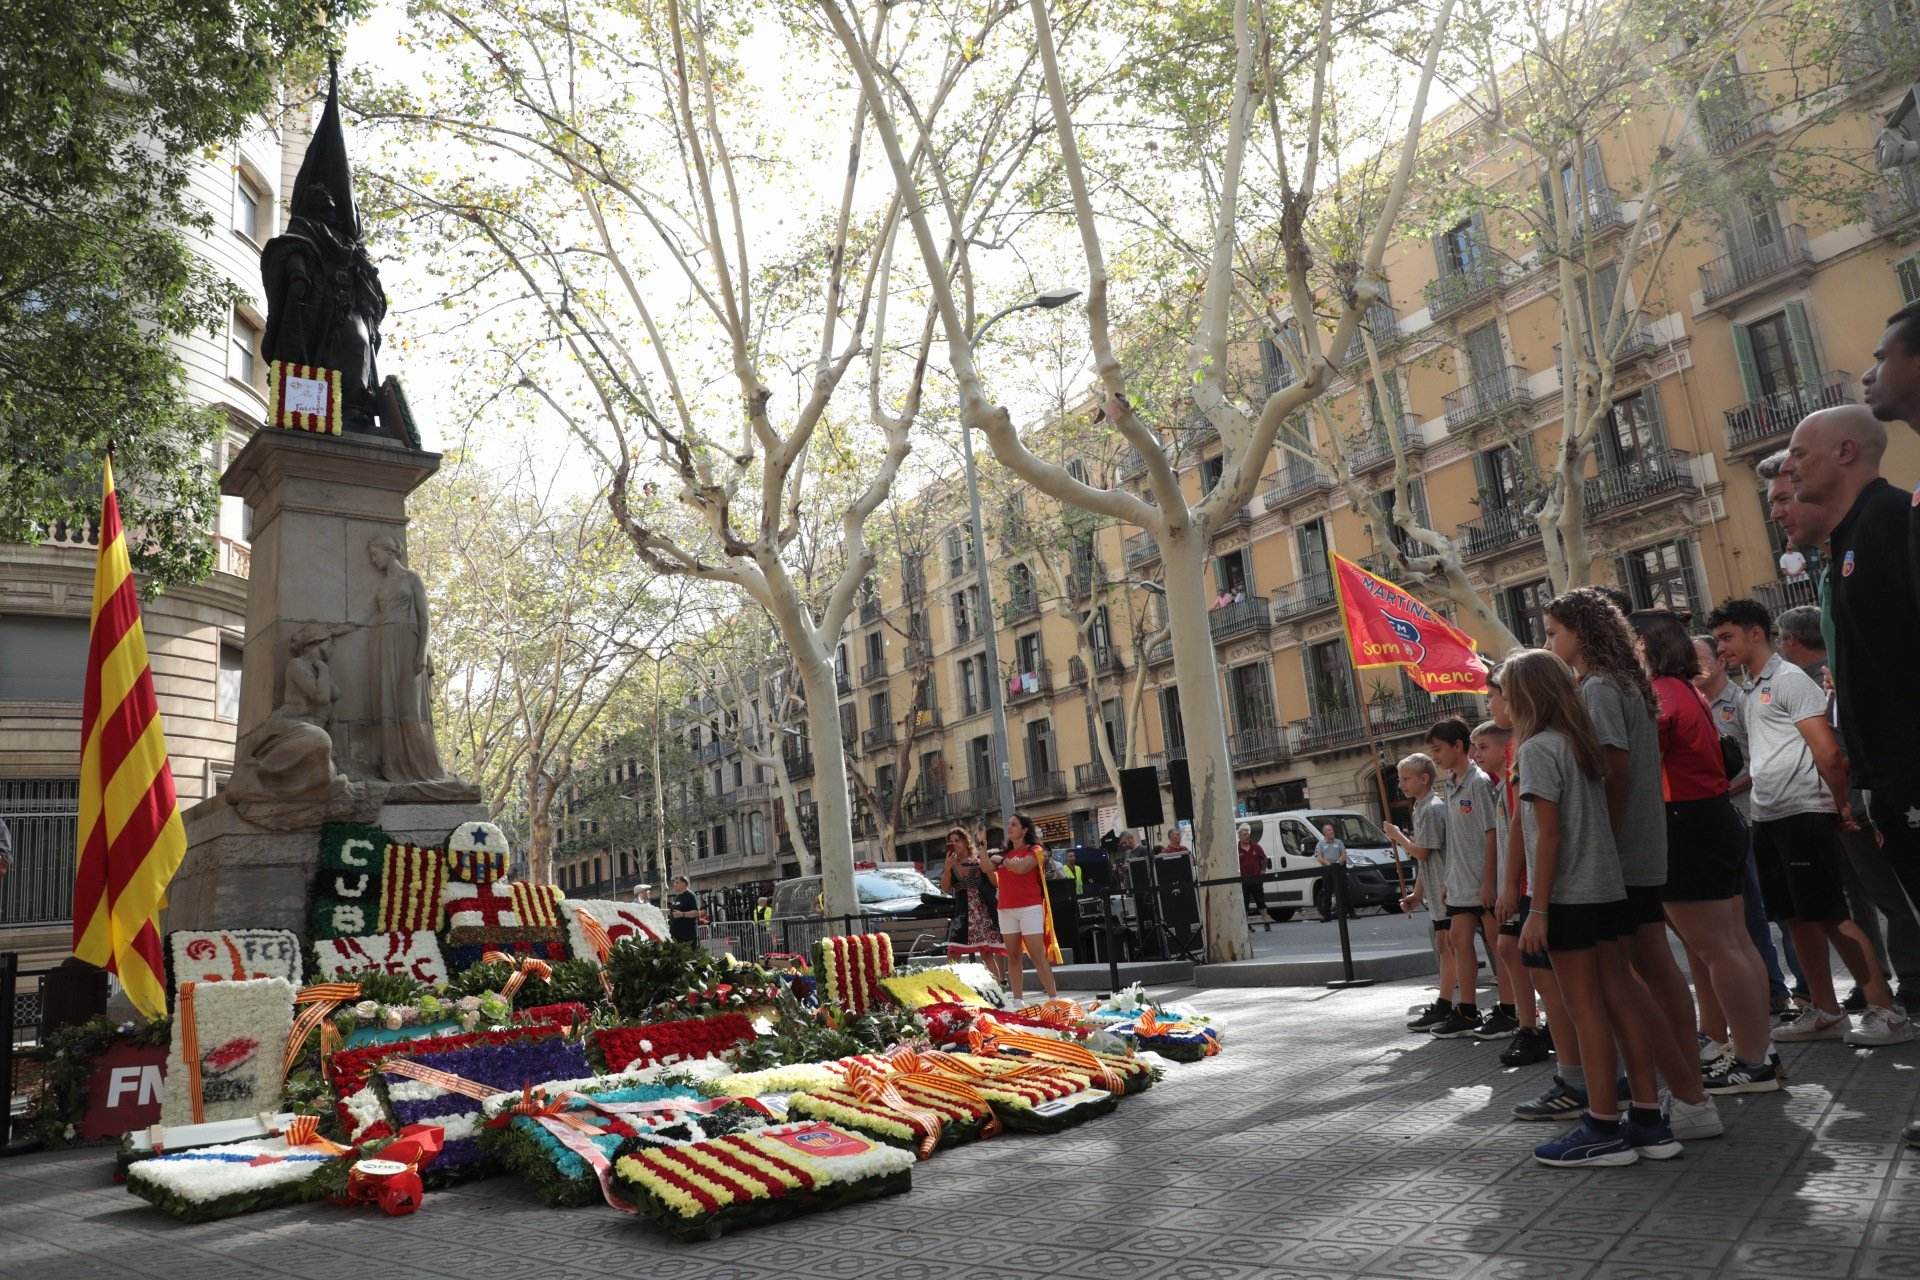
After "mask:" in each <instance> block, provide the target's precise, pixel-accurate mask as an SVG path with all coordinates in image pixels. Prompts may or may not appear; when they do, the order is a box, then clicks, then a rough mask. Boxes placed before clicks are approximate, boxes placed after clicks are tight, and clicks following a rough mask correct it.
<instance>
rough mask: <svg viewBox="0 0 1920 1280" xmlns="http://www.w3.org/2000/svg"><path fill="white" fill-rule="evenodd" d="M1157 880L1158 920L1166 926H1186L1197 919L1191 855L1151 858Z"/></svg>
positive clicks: (1197, 912) (1173, 927)
mask: <svg viewBox="0 0 1920 1280" xmlns="http://www.w3.org/2000/svg"><path fill="white" fill-rule="evenodd" d="M1153 869H1154V872H1155V873H1156V875H1157V878H1158V879H1159V881H1160V923H1162V924H1164V925H1166V926H1167V927H1168V928H1170V929H1189V928H1192V927H1194V926H1195V925H1198V924H1199V923H1200V903H1199V901H1198V900H1197V899H1196V898H1195V897H1194V890H1193V859H1191V858H1185V857H1178V856H1176V857H1172V858H1155V859H1154V868H1153Z"/></svg>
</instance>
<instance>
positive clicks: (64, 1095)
mask: <svg viewBox="0 0 1920 1280" xmlns="http://www.w3.org/2000/svg"><path fill="white" fill-rule="evenodd" d="M172 1040H173V1021H172V1019H170V1018H156V1019H155V1020H154V1021H152V1022H149V1023H147V1024H146V1025H145V1026H141V1025H139V1024H138V1023H132V1022H128V1023H117V1022H115V1021H114V1020H113V1019H111V1018H107V1017H99V1018H94V1019H93V1020H92V1021H90V1022H83V1023H81V1024H80V1025H79V1026H77V1027H62V1028H61V1029H60V1030H58V1031H54V1032H51V1033H49V1034H48V1036H47V1043H46V1045H45V1047H44V1049H43V1050H42V1052H43V1053H44V1055H45V1057H46V1063H47V1068H46V1077H45V1081H44V1084H43V1087H42V1089H41V1091H40V1097H39V1099H38V1100H37V1101H36V1102H35V1104H34V1108H33V1111H32V1112H31V1113H30V1114H29V1115H28V1116H27V1120H26V1131H27V1132H28V1133H29V1134H31V1135H32V1136H33V1137H34V1138H36V1139H38V1140H39V1141H40V1142H41V1143H42V1144H44V1145H46V1146H48V1147H63V1146H66V1145H67V1144H68V1143H71V1142H75V1141H78V1139H79V1133H78V1130H79V1126H80V1120H81V1118H82V1117H83V1116H84V1115H85V1114H86V1110H87V1078H88V1077H89V1076H91V1075H92V1074H93V1064H94V1060H95V1059H97V1058H98V1057H99V1056H100V1055H101V1054H103V1053H105V1052H106V1051H107V1050H108V1049H111V1048H112V1047H113V1046H114V1045H116V1044H118V1043H120V1042H121V1041H125V1042H126V1043H128V1044H148V1045H166V1044H170V1043H172Z"/></svg>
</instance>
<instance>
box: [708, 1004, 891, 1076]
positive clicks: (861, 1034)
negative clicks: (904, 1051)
mask: <svg viewBox="0 0 1920 1280" xmlns="http://www.w3.org/2000/svg"><path fill="white" fill-rule="evenodd" d="M775 1011H776V1013H777V1015H778V1016H777V1017H776V1019H775V1020H774V1032H773V1034H772V1035H770V1036H761V1037H759V1038H758V1039H756V1040H753V1041H751V1042H749V1043H748V1044H746V1045H743V1046H742V1047H741V1049H740V1052H739V1056H738V1066H739V1069H740V1070H742V1071H763V1070H765V1069H767V1068H768V1067H785V1066H791V1065H792V1064H794V1063H798V1062H829V1061H832V1060H833V1059H835V1058H845V1057H848V1056H849V1055H852V1054H856V1053H877V1052H880V1051H881V1050H884V1049H890V1048H892V1047H893V1046H894V1045H896V1044H899V1043H900V1042H901V1041H903V1040H918V1039H924V1038H925V1036H926V1027H925V1025H924V1024H923V1023H922V1022H921V1021H920V1017H919V1015H918V1014H915V1013H913V1012H912V1011H911V1010H907V1009H895V1008H891V1007H877V1008H874V1009H872V1010H870V1011H868V1012H866V1013H860V1014H848V1013H846V1012H845V1011H844V1010H840V1009H832V1008H828V1009H819V1010H815V1009H808V1008H806V1007H805V1006H804V1005H802V1004H801V1003H800V1002H799V1001H797V1000H795V999H793V997H792V996H783V997H782V998H781V1000H780V1003H779V1004H778V1005H776V1006H775Z"/></svg>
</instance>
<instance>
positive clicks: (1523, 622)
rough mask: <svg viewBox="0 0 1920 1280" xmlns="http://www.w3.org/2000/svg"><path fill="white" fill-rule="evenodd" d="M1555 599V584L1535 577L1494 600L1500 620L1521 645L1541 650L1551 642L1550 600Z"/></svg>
mask: <svg viewBox="0 0 1920 1280" xmlns="http://www.w3.org/2000/svg"><path fill="white" fill-rule="evenodd" d="M1551 599H1553V584H1552V583H1551V582H1549V581H1547V579H1545V578H1535V579H1534V580H1533V581H1532V582H1523V583H1521V584H1520V585H1519V586H1516V587H1507V588H1506V589H1504V590H1503V591H1501V592H1500V594H1499V595H1498V596H1496V597H1494V604H1495V605H1496V606H1498V608H1499V612H1500V621H1502V622H1503V623H1505V624H1506V627H1507V630H1509V631H1511V632H1513V635H1514V638H1515V639H1516V640H1518V641H1520V643H1521V644H1524V645H1528V646H1530V647H1532V648H1535V649H1538V648H1541V647H1543V646H1544V645H1545V644H1546V643H1547V601H1549V600H1551Z"/></svg>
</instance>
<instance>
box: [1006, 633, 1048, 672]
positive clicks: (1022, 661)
mask: <svg viewBox="0 0 1920 1280" xmlns="http://www.w3.org/2000/svg"><path fill="white" fill-rule="evenodd" d="M1013 648H1014V657H1015V661H1016V663H1017V664H1018V666H1019V668H1020V671H1021V674H1023V675H1035V674H1038V673H1039V670H1040V663H1041V661H1042V656H1041V654H1042V651H1041V648H1040V633H1039V632H1038V631H1029V632H1027V633H1026V634H1025V635H1023V636H1021V637H1020V638H1018V639H1017V640H1015V641H1014V642H1013Z"/></svg>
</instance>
